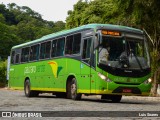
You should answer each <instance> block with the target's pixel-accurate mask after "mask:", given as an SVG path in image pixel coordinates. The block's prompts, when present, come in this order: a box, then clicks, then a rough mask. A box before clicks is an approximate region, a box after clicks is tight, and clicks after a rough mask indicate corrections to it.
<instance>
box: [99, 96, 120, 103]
mask: <svg viewBox="0 0 160 120" xmlns="http://www.w3.org/2000/svg"><path fill="white" fill-rule="evenodd" d="M101 99H109V100H112V102H113V103H119V102H120V101H121V99H122V95H102V96H101Z"/></svg>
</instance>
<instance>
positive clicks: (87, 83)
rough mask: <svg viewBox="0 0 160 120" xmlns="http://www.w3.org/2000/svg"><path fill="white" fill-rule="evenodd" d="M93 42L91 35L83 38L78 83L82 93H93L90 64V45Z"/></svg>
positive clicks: (93, 83) (93, 86) (92, 76)
mask: <svg viewBox="0 0 160 120" xmlns="http://www.w3.org/2000/svg"><path fill="white" fill-rule="evenodd" d="M92 44H93V37H87V38H85V39H83V51H82V61H81V66H80V68H81V80H80V84H79V88H80V91H81V92H82V93H88V94H90V93H94V89H95V82H94V74H93V73H94V72H93V69H92V66H91V62H92V60H91V46H92Z"/></svg>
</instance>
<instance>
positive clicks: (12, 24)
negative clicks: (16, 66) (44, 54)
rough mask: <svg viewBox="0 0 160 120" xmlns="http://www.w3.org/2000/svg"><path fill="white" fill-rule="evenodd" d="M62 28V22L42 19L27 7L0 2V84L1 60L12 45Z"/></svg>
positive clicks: (0, 83) (3, 74)
mask: <svg viewBox="0 0 160 120" xmlns="http://www.w3.org/2000/svg"><path fill="white" fill-rule="evenodd" d="M64 28H65V23H64V22H62V21H57V22H53V21H47V20H43V19H42V16H41V15H40V14H39V13H37V12H35V11H33V10H32V9H30V8H29V7H26V6H22V7H20V6H17V5H16V4H15V3H11V4H8V5H7V6H6V5H4V4H0V86H3V85H4V83H5V80H6V64H5V62H4V61H2V60H5V59H7V56H9V54H10V50H11V47H12V46H14V45H17V44H20V43H24V42H27V41H31V40H34V39H37V38H40V37H42V36H44V35H46V34H50V33H53V32H57V31H60V30H63V29H64Z"/></svg>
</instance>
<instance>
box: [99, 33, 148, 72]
mask: <svg viewBox="0 0 160 120" xmlns="http://www.w3.org/2000/svg"><path fill="white" fill-rule="evenodd" d="M99 63H101V64H104V65H107V66H110V67H115V68H128V69H141V70H142V69H146V68H149V67H150V62H149V54H148V49H147V45H146V41H145V40H144V39H137V38H129V37H111V36H102V44H101V45H100V47H99Z"/></svg>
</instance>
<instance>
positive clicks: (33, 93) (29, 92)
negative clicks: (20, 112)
mask: <svg viewBox="0 0 160 120" xmlns="http://www.w3.org/2000/svg"><path fill="white" fill-rule="evenodd" d="M30 87H31V86H30V81H29V79H27V80H26V81H25V83H24V93H25V96H26V97H37V96H38V95H39V93H38V92H37V91H32V90H31V88H30Z"/></svg>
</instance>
